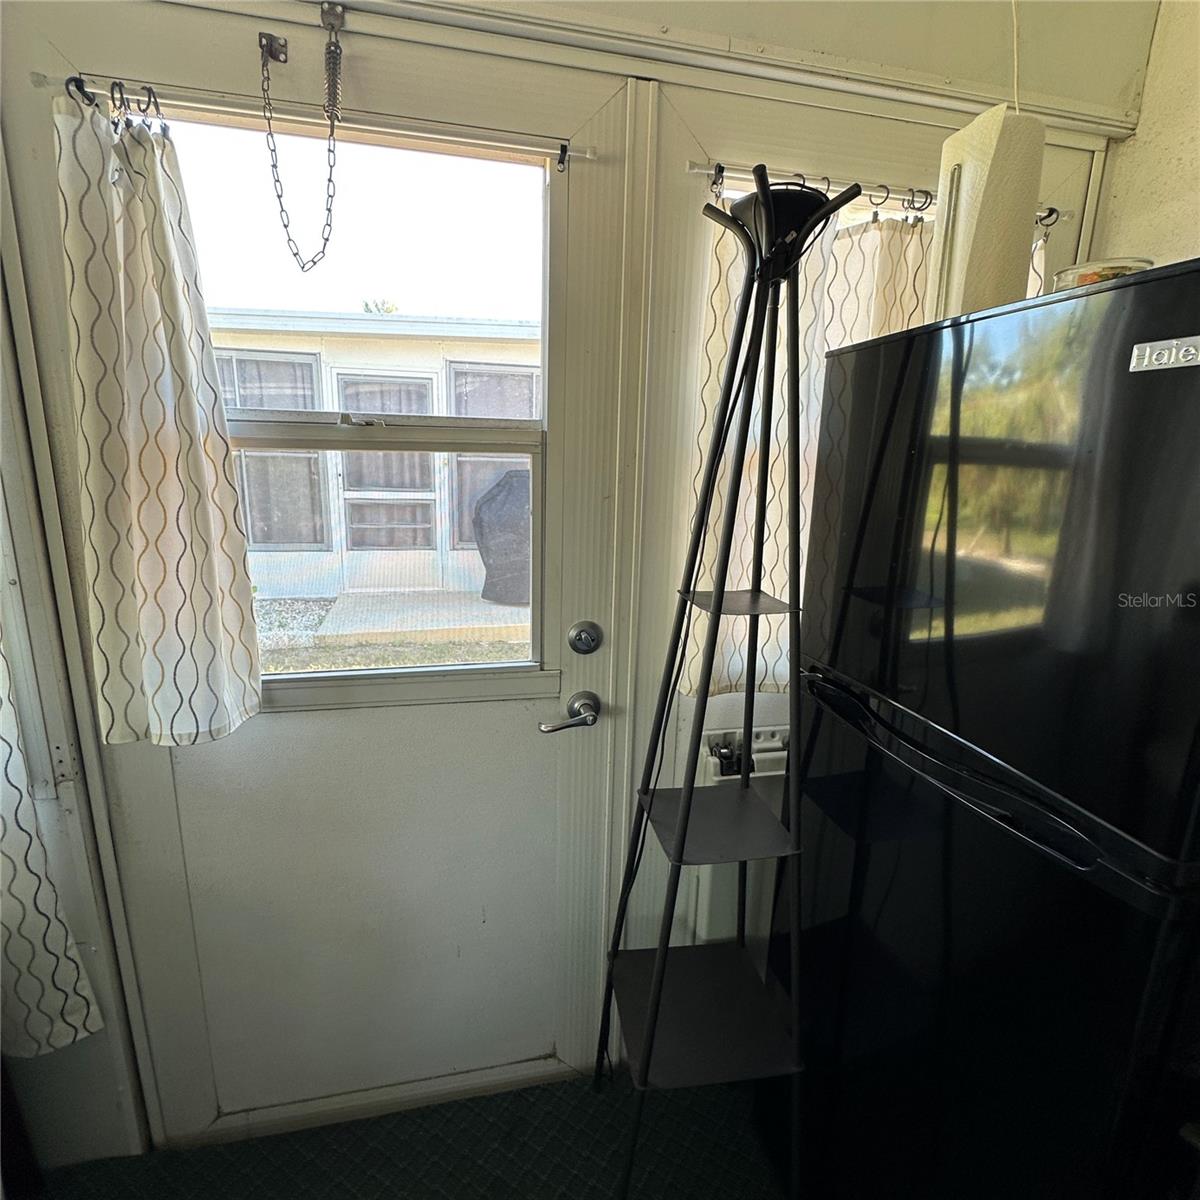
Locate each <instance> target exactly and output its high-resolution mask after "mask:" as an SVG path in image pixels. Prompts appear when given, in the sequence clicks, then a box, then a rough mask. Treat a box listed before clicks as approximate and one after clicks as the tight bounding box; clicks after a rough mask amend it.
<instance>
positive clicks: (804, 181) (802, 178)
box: [793, 171, 808, 187]
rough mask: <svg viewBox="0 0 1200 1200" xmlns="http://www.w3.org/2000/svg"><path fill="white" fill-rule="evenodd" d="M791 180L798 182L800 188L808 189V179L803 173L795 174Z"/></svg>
mask: <svg viewBox="0 0 1200 1200" xmlns="http://www.w3.org/2000/svg"><path fill="white" fill-rule="evenodd" d="M793 178H794V179H798V180H800V186H801V187H808V179H807V178H806V177H805V174H804V172H803V171H797V172H796V173H795V175H794V176H793Z"/></svg>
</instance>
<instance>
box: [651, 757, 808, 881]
mask: <svg viewBox="0 0 1200 1200" xmlns="http://www.w3.org/2000/svg"><path fill="white" fill-rule="evenodd" d="M682 796H683V791H682V789H680V788H660V789H659V790H658V791H657V792H655V793H654V795H653V798H651V797H649V796H639V797H638V800H639V801H640V803H641V806H642V808H644V809H645V810H646V814H647V815H648V816H649V818H650V824H651V825H652V826H653V827H654V832H655V834H656V835H657V836H658V840H659V842H660V843H661V844H662V848H663V851H664V853H665V854H666V855H667V858H668V859H670V860H671V861H672V862H675V861H679V862H681V863H686V864H689V865H698V864H704V863H728V862H748V861H750V860H751V859H756V858H779V857H781V856H783V855H786V854H793V853H796V851H793V850H792V846H791V835H790V834H789V833H788V831H787V829H786V828H784V826H783V823H782V822H781V821H780V820H779V818H778V817H777V816H776V815H775V814H776V813H778V812H779V811H780V804H781V802H782V798H783V776H782V775H774V776H765V777H764V778H763V779H761V780H755V779H753V778H752V779H751V781H750V787H749V788H748V789H745V788H743V787H742V783H741V780H740V779H737V778H731V779H729V780H728V782H725V783H718V784H715V785H713V786H711V787H698V788H696V790H695V791H694V792H693V793H692V808H691V812H690V813H689V814H688V828H687V839H686V841H685V842H684V847H683V857H682V858H681V859H678V860H676V859H674V858H672V857H671V850H672V848H673V847H674V845H675V826H676V823H677V822H678V820H679V802H680V800H681V799H682Z"/></svg>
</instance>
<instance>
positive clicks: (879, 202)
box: [867, 183, 892, 208]
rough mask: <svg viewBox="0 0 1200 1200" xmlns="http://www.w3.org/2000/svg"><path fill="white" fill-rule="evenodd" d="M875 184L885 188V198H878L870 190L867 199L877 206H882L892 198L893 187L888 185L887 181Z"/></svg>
mask: <svg viewBox="0 0 1200 1200" xmlns="http://www.w3.org/2000/svg"><path fill="white" fill-rule="evenodd" d="M875 186H876V187H881V188H883V199H882V200H876V199H875V197H874V196H872V195H871V194H870V192H868V193H867V199H868V200H869V201H870V202H871V203H872V204H873V205H874V206H875V207H876V208H882V207H883V206H884V205H885V204H886V203H887V202H888V201H889V200H890V199H891V198H892V189H891V188H890V187H888V185H887V184H886V183H877V184H876V185H875Z"/></svg>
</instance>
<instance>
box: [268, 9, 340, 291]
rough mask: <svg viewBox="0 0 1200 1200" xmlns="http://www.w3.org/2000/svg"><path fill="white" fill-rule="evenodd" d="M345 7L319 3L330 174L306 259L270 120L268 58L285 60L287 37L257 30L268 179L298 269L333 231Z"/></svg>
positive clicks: (320, 254)
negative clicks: (316, 239)
mask: <svg viewBox="0 0 1200 1200" xmlns="http://www.w3.org/2000/svg"><path fill="white" fill-rule="evenodd" d="M345 13H346V10H345V8H344V7H343V6H342V5H340V4H329V3H325V4H322V5H321V24H322V25H323V26H324V28H325V29H327V30H328V31H329V40H328V41H327V42H326V43H325V103H324V106H323V107H324V112H325V117H326V119H327V120H328V121H329V134H328V136H327V139H326V148H325V158H326V161H327V162H328V164H329V173H328V175H327V176H326V179H325V224H324V225H323V226H322V227H321V248H320V249H319V250H318V251H317V252H316V253H315V254H314V255H313V256H312V257H311V258H305V257H304V255H303V254H301V253H300V247H299V246H298V245H296V239H295V238H294V237H293V236H292V228H291V226H292V218H291V216H290V215H289V213H288V210H287V206H286V205H285V204H284V202H283V180H281V179H280V177H279V148H278V146H277V145H276V144H275V127H274V125H273V123H272V118H273V117H274V108H273V107H272V105H271V60H272V59H274V60H275V61H276V62H287V39H286V38H278V37H275V36H274V35H273V34H270V33H260V34H259V35H258V44H259V47H260V49H261V50H262V98H263V104H262V112H263V121H264V122H266V126H267V151H268V152H269V153H270V156H271V179H272V181H273V182H274V184H275V199H276V201H277V202H278V204H279V220H280V223H281V224H282V225H283V232H284V236H285V237H286V238H287V245H288V249H289V250H290V251H291V252H292V257H293V258H294V259H295V260H296V265H297V266H298V267H299V268H300V270H301V271H311V270H312V268H313V267H315V266H316V265H317V263H319V262H320V261H321V259H323V258H324V257H325V251H326V249H327V248H328V246H329V238H330V235H331V234H332V233H333V197H334V194H335V192H336V191H337V188H336V187H335V185H334V182H333V172H334V168H335V166H336V165H337V123H338V122H339V121H340V120H341V119H342V46H341V43H340V42H339V41H338V33H339V32H340V31H341V28H342V25H343V23H344V22H345Z"/></svg>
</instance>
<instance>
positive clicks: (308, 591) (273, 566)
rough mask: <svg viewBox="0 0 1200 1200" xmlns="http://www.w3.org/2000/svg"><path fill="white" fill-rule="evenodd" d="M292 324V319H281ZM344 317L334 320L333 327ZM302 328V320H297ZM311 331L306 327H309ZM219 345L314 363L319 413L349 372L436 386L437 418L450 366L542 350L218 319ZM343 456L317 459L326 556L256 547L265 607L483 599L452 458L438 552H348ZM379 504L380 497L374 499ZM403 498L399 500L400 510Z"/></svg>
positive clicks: (437, 500)
mask: <svg viewBox="0 0 1200 1200" xmlns="http://www.w3.org/2000/svg"><path fill="white" fill-rule="evenodd" d="M282 319H286V318H282ZM336 319H337V318H331V323H332V322H334V321H336ZM298 323H300V322H298ZM304 323H309V322H308V320H307V319H305V321H304ZM213 342H214V345H215V347H216V350H217V353H218V356H219V355H220V353H221V351H223V350H229V351H241V352H243V353H248V352H260V353H266V354H271V355H281V354H282V355H288V354H294V355H304V356H317V363H318V365H317V386H318V395H317V406H318V408H320V409H322V410H324V411H338V409H339V407H340V405H339V390H338V389H339V383H338V381H339V378H340V377H341V376H343V375H351V374H379V375H412V376H414V377H421V378H426V379H428V380H429V382H430V384H431V396H432V411H433V412H434V413H436V414H449V413H451V412H452V411H453V401H452V396H451V387H452V385H451V375H450V365H451V364H471V365H478V366H519V367H533V368H537V367H539V365H540V356H541V345H540V341H539V340H538V339H537V338H536V337H532V338H525V339H520V340H518V339H512V338H481V337H476V338H473V337H446V338H439V337H411V336H404V335H378V334H339V333H320V332H314V331H311V330H304V329H299V330H288V329H249V330H245V329H231V328H226V327H224V324H223V318H222V317H221V315H220V314H217V315H216V319H215V321H214V330H213ZM341 458H342V456H341V455H339V454H335V453H323V454H321V455H320V457H319V460H318V462H319V470H320V472H321V487H322V491H323V503H324V510H325V517H326V522H327V534H328V536H327V539H326V546H325V547H324V548H322V549H315V550H305V549H294V548H288V549H276V548H271V549H264V548H262V547H261V546H260V547H256V546H255V545H254V542H253V538H252V540H251V545H250V571H251V576H252V578H253V579H254V584H255V588H256V596H257V597H258V598H259V599H264V600H265V599H278V598H295V599H311V598H320V597H334V596H337V595H340V594H342V593H343V592H347V591H397V590H400V591H404V590H411V591H426V590H441V591H452V592H467V593H478V592H479V590H480V588H481V587H482V585H483V579H484V570H483V563H482V561H481V560H480V557H479V552H478V550H477V549H476V548H475V546H474V545H466V546H460V545H458V544H457V542H458V539H457V537H456V536H455V531H456V525H455V522H456V520H457V513H456V508H455V504H456V497H455V487H456V484H455V464H454V461H453V456H452V455H449V454H442V453H438V454H434V455H433V456H432V461H433V488H432V496H433V500H434V514H435V516H434V520H435V531H436V532H435V542H436V544H435V546H434V547H432V548H430V549H427V550H426V549H406V550H361V549H351V548H350V545H349V538H348V532H347V501H348V500H350V501H351V502H352V501H353V499H354V497H355V496H356V495H357V493H354V492H352V491H350V490H349V489H348V488H346V487H345V486H344V474H343V472H342V463H341V461H340V460H341ZM374 495H375V497H376V498H377V499H378V498H379V494H378V493H375V494H374ZM404 497H405V494H404V493H396V494H395V497H394V498H395V499H396V501H397V502H401V501H403V500H404Z"/></svg>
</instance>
